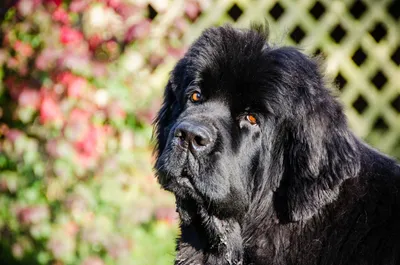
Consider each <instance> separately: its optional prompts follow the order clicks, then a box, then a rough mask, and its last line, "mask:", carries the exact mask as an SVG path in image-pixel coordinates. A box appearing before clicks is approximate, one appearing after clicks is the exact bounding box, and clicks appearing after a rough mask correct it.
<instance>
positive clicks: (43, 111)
mask: <svg viewBox="0 0 400 265" xmlns="http://www.w3.org/2000/svg"><path fill="white" fill-rule="evenodd" d="M60 120H62V113H61V110H60V107H59V104H58V102H56V101H55V100H54V99H53V98H52V97H50V96H45V97H44V98H43V100H42V102H41V104H40V122H41V123H43V124H45V123H48V122H58V121H60Z"/></svg>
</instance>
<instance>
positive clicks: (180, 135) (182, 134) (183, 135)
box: [175, 130, 185, 139]
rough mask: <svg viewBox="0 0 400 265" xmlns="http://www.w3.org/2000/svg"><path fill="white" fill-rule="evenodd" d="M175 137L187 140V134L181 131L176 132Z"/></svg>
mask: <svg viewBox="0 0 400 265" xmlns="http://www.w3.org/2000/svg"><path fill="white" fill-rule="evenodd" d="M175 137H178V138H181V139H184V138H185V133H184V132H182V131H181V130H176V131H175Z"/></svg>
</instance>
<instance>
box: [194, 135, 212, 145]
mask: <svg viewBox="0 0 400 265" xmlns="http://www.w3.org/2000/svg"><path fill="white" fill-rule="evenodd" d="M193 140H194V143H195V144H196V145H198V146H206V145H207V144H208V143H209V142H210V141H209V140H207V138H204V137H201V136H199V135H198V136H195V137H194V139H193Z"/></svg>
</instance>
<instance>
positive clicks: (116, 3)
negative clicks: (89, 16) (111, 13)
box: [107, 0, 121, 8]
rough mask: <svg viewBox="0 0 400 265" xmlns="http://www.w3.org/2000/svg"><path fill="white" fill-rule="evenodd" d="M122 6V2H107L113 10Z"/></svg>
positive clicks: (118, 0)
mask: <svg viewBox="0 0 400 265" xmlns="http://www.w3.org/2000/svg"><path fill="white" fill-rule="evenodd" d="M120 4H121V0H107V5H108V6H109V7H111V8H117V7H118V6H119V5H120Z"/></svg>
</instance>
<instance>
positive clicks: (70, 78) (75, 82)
mask: <svg viewBox="0 0 400 265" xmlns="http://www.w3.org/2000/svg"><path fill="white" fill-rule="evenodd" d="M57 81H58V82H60V83H61V84H63V85H64V86H66V88H67V93H68V96H69V97H75V98H78V97H80V96H81V95H82V92H83V90H84V89H85V87H86V86H87V81H86V79H85V78H83V77H79V76H75V75H74V74H72V73H71V72H63V73H61V74H59V75H58V76H57Z"/></svg>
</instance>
